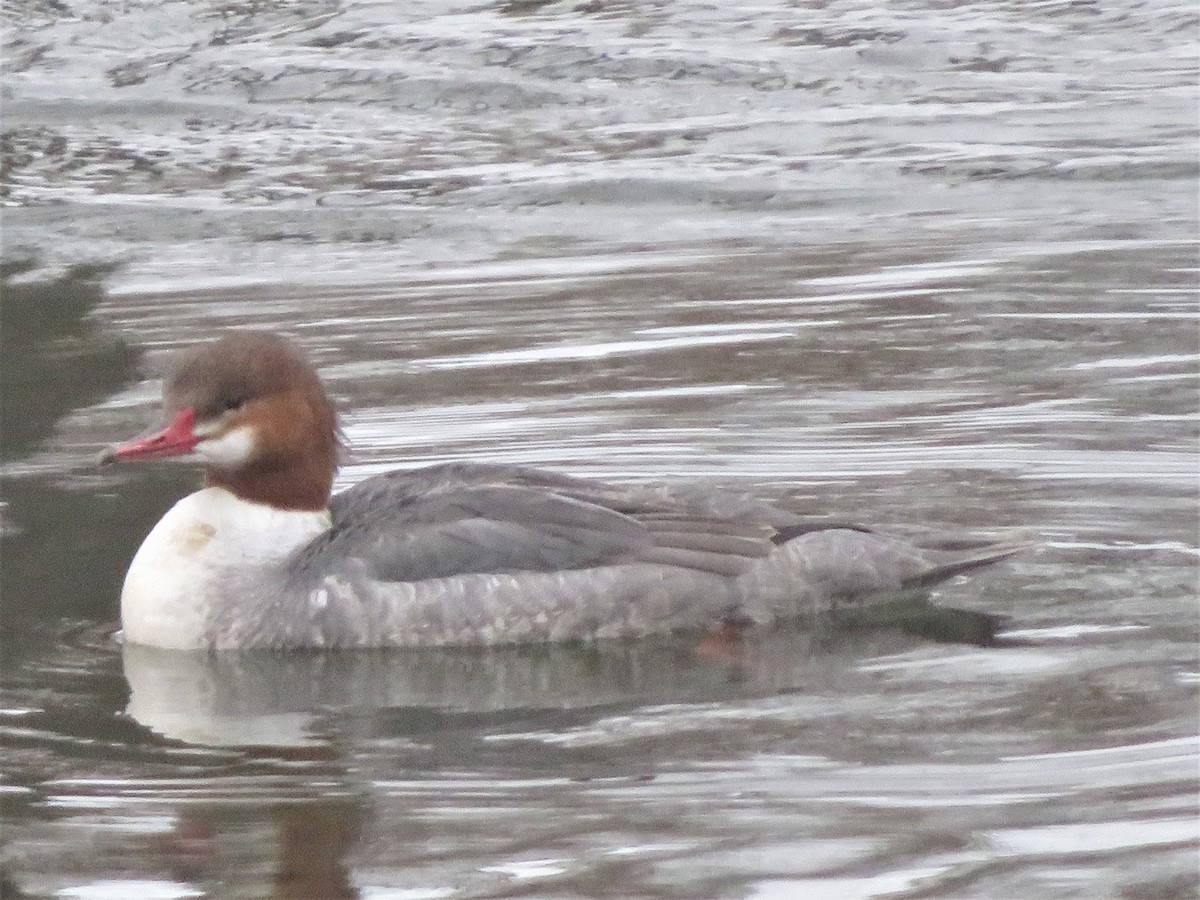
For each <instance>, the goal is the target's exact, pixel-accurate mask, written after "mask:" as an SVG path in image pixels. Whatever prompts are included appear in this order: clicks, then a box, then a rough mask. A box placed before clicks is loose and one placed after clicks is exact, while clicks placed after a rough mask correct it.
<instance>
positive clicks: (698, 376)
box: [0, 0, 1200, 900]
mask: <svg viewBox="0 0 1200 900" xmlns="http://www.w3.org/2000/svg"><path fill="white" fill-rule="evenodd" d="M10 24H11V27H10V28H9V29H8V31H7V33H6V41H7V43H6V47H5V53H4V84H3V87H2V90H3V100H4V105H5V109H4V117H5V125H4V133H3V135H0V154H2V161H0V197H2V198H3V201H4V203H5V210H4V218H5V220H4V230H3V233H2V235H0V239H2V248H3V257H4V258H3V261H2V262H3V264H4V265H3V272H2V274H3V275H4V276H5V278H6V283H5V285H4V289H5V297H4V322H3V326H4V334H3V335H2V336H0V337H2V339H3V340H4V352H3V359H2V360H0V378H2V379H3V382H4V384H3V388H4V390H3V391H2V392H0V394H2V395H3V403H4V406H3V414H4V421H3V422H0V425H3V433H2V434H0V444H2V447H3V453H4V461H3V472H2V473H0V474H2V475H3V478H4V480H3V490H4V507H3V509H2V510H0V512H2V514H3V517H2V519H0V525H2V529H0V535H2V536H3V542H4V543H3V547H2V548H0V552H2V553H3V560H2V563H3V564H2V565H0V587H2V588H3V596H2V598H0V599H2V602H3V613H2V619H0V624H2V626H3V630H2V632H0V633H2V635H3V649H4V651H5V652H4V654H3V656H2V658H0V740H2V742H3V759H4V766H3V780H0V814H2V815H3V825H4V835H5V841H6V843H5V847H4V849H3V851H2V852H0V893H2V894H3V895H4V896H8V895H10V894H12V895H13V896H21V894H20V893H19V891H23V892H25V894H26V895H30V896H60V897H72V898H84V900H99V898H110V897H120V898H122V900H124V898H150V897H192V896H210V897H238V896H282V897H297V898H299V897H350V896H362V897H374V898H384V897H387V898H396V897H404V898H417V897H420V898H441V897H482V896H498V895H503V896H537V897H601V896H620V897H631V896H672V897H685V896H686V897H706V898H707V897H727V896H728V897H735V896H736V897H745V896H753V897H757V898H771V900H779V898H789V900H790V898H792V897H796V896H805V897H814V898H820V897H871V896H879V895H882V894H896V895H899V896H927V895H937V896H954V897H1007V896H1079V897H1100V896H1124V897H1140V896H1164V897H1174V896H1191V895H1194V894H1195V892H1196V890H1197V886H1198V885H1200V873H1198V872H1197V867H1196V862H1195V859H1196V854H1195V851H1196V849H1197V844H1198V843H1200V828H1197V826H1196V808H1195V796H1196V788H1197V784H1196V781H1197V778H1196V771H1197V770H1196V760H1197V756H1198V751H1200V748H1198V747H1197V745H1196V741H1195V736H1196V734H1197V733H1198V732H1200V721H1198V717H1197V713H1196V710H1197V705H1196V688H1197V685H1198V684H1200V674H1198V673H1200V660H1198V659H1197V653H1196V646H1197V637H1198V635H1197V630H1198V629H1197V625H1198V624H1200V622H1198V617H1197V612H1196V606H1195V598H1196V596H1197V569H1196V565H1197V536H1196V521H1197V520H1196V510H1197V493H1198V486H1197V482H1196V478H1195V460H1196V454H1197V435H1196V430H1195V413H1196V406H1197V396H1198V395H1197V378H1196V372H1197V362H1198V361H1200V350H1198V348H1197V342H1196V330H1195V308H1194V299H1193V298H1194V295H1195V289H1196V280H1197V277H1196V276H1197V270H1198V267H1197V263H1196V260H1197V255H1196V251H1197V247H1196V237H1195V236H1196V222H1197V219H1198V214H1197V195H1196V191H1195V176H1196V174H1197V164H1196V157H1195V138H1196V121H1195V83H1194V82H1195V78H1194V69H1195V65H1194V58H1193V57H1194V53H1193V48H1194V44H1195V36H1196V34H1197V29H1198V21H1197V16H1196V13H1195V10H1194V8H1193V5H1192V4H1189V3H1182V2H1174V0H1163V2H1158V3H1154V4H1150V5H1146V4H1134V3H1128V2H1120V0H1118V2H1114V3H1107V4H1094V3H1077V2H1061V3H1060V2H1053V0H1051V2H1044V3H1034V4H1028V3H1026V4H995V3H987V4H983V3H972V2H967V3H959V4H953V5H947V4H928V3H920V2H917V3H910V4H907V5H901V6H896V5H886V6H884V5H879V4H866V5H864V4H861V3H856V2H852V0H834V2H831V3H828V4H824V5H820V4H817V5H810V6H807V7H804V8H801V7H797V6H794V5H788V4H783V3H766V4H758V5H754V6H752V7H751V6H746V5H744V4H708V5H704V4H693V3H689V2H681V3H674V4H666V5H646V4H629V3H619V2H618V3H586V4H582V5H580V4H576V3H571V4H562V3H550V2H531V3H502V4H501V3H497V4H483V5H475V6H470V7H468V6H462V5H456V4H453V3H450V2H442V0H433V2H429V3H422V4H408V5H406V6H405V7H404V9H402V10H399V11H398V10H397V9H395V8H393V5H389V4H367V3H360V2H325V0H314V2H304V3H291V4H260V3H213V2H210V0H185V2H177V3H172V4H159V5H145V4H143V5H140V6H139V5H126V6H114V5H113V4H109V3H100V2H95V0H71V2H69V3H67V4H62V3H50V4H46V3H26V4H21V5H20V8H19V9H15V8H14V10H13V11H12V14H11V16H10ZM101 279H103V284H104V288H105V290H101V288H100V284H101ZM93 307H94V310H93ZM46 313H52V315H49V316H48V317H45V318H43V315H44V314H46ZM39 323H40V324H41V325H42V326H46V327H40V329H39V328H34V326H35V325H39ZM81 323H84V324H81ZM234 324H248V325H253V326H255V327H263V328H270V329H275V330H281V331H284V332H286V333H288V334H290V335H292V336H294V337H296V338H297V339H299V340H300V341H301V342H302V343H303V344H304V345H305V347H306V348H307V349H308V350H309V351H310V352H311V353H312V355H313V357H314V358H315V360H316V361H317V362H318V364H319V365H320V366H321V368H322V370H323V372H324V374H325V376H326V378H327V380H328V383H329V385H330V387H331V389H332V391H333V393H334V394H335V395H336V397H337V399H338V401H339V404H340V406H341V409H342V412H343V417H344V422H345V426H346V432H347V434H348V436H349V438H350V440H351V443H352V445H353V452H352V456H351V458H350V459H349V460H348V463H347V465H346V466H345V468H344V469H343V471H342V472H341V475H340V484H341V485H345V484H347V483H350V482H353V481H356V480H358V479H361V478H363V477H365V476H366V475H369V474H371V473H373V472H376V471H381V470H384V469H388V468H392V467H395V466H398V465H408V464H418V463H425V462H432V461H438V460H445V459H462V458H475V459H480V458H486V459H493V460H502V461H510V462H523V463H533V464H538V465H551V466H554V467H556V468H559V469H564V470H567V471H571V472H574V473H579V474H592V475H601V476H605V477H613V478H624V479H646V478H663V477H675V478H693V477H701V476H703V477H711V478H716V479H717V480H719V481H723V482H726V483H730V484H732V485H734V486H736V487H739V488H747V489H749V488H753V489H756V490H761V491H762V492H764V493H765V494H767V495H770V496H774V497H781V498H784V499H785V500H786V501H787V502H789V503H790V504H792V505H794V506H795V507H797V508H798V509H802V510H805V511H808V512H811V513H815V514H821V515H829V516H832V517H835V518H840V519H850V520H867V521H871V522H874V523H877V524H880V525H887V526H889V527H891V528H895V529H898V530H900V531H904V532H908V533H911V534H915V535H919V534H922V533H924V532H926V531H928V530H931V529H936V530H950V531H962V532H967V533H972V534H986V533H991V532H995V531H997V530H1000V529H1005V528H1010V527H1015V526H1019V527H1024V528H1028V529H1030V531H1031V532H1033V533H1035V534H1037V535H1039V536H1040V538H1041V550H1040V551H1039V552H1038V553H1036V554H1033V555H1030V556H1028V557H1025V558H1023V559H1020V560H1017V561H1014V562H1013V563H1011V564H1008V565H1006V567H1005V569H1004V570H1003V571H1001V570H997V571H995V572H992V573H989V574H988V575H986V576H984V577H980V578H976V579H973V580H971V581H969V582H966V583H964V584H955V585H953V586H951V590H950V591H949V592H948V594H947V598H949V597H952V598H953V601H954V602H955V604H957V605H962V606H964V607H967V608H970V609H974V610H984V611H989V612H999V613H1002V614H1004V615H1007V616H1009V617H1010V618H1011V622H1012V625H1011V628H1012V630H1011V631H1010V633H1009V637H1010V639H1011V640H1010V643H1011V646H1007V647H1004V648H996V649H988V650H980V649H978V648H963V647H953V646H944V645H935V644H930V643H927V642H922V641H918V640H915V639H913V638H908V637H904V636H902V635H899V634H896V633H873V632H864V633H861V634H856V635H853V636H845V635H843V636H841V638H839V639H836V640H835V639H832V638H831V637H830V636H829V635H825V634H817V633H813V632H806V631H803V630H800V631H795V632H791V633H789V632H778V633H773V634H771V635H760V636H755V638H754V639H753V640H751V641H749V642H748V643H747V644H746V645H745V646H744V647H743V648H741V651H740V652H738V653H736V654H733V655H732V656H730V655H720V654H718V655H716V656H711V655H697V654H696V653H695V652H694V651H695V648H694V647H693V646H692V645H691V644H690V643H688V642H664V643H650V644H646V645H637V646H624V645H622V646H616V647H593V648H540V649H536V650H513V651H505V652H498V653H485V654H478V653H429V654H412V655H405V654H392V655H388V654H354V655H347V656H337V657H327V656H325V657H323V656H321V655H319V654H315V655H302V656H293V657H258V658H255V657H242V658H238V657H226V658H208V657H193V656H189V655H186V654H185V655H179V654H166V653H161V652H155V651H146V650H142V649H138V648H132V647H129V648H121V647H120V646H119V645H118V644H116V643H115V642H114V641H113V640H112V639H111V631H112V624H111V619H112V618H113V617H115V615H116V596H117V587H118V585H119V582H120V578H121V574H122V572H123V569H124V566H125V563H126V560H127V559H128V556H129V554H130V551H131V549H132V547H133V546H135V545H136V543H137V542H138V540H139V539H140V537H141V535H142V534H143V533H144V532H145V530H146V528H147V527H148V526H149V524H150V523H151V522H153V521H154V520H155V519H156V518H157V517H158V516H159V515H160V514H161V512H162V510H163V509H164V508H165V507H166V506H167V505H168V504H169V503H170V502H171V501H172V499H173V498H174V497H175V496H177V495H178V494H179V493H181V492H183V491H184V490H186V489H187V487H188V485H189V484H190V483H191V482H192V479H193V476H192V475H191V474H190V473H188V472H186V471H183V470H179V469H168V468H163V469H159V470H144V471H141V472H130V471H122V472H119V473H98V472H96V471H95V470H94V469H93V468H92V467H91V460H92V459H93V458H94V455H95V453H96V451H97V450H99V449H100V448H101V447H102V446H105V445H106V444H108V443H111V442H112V441H114V440H116V439H118V438H122V437H125V436H127V435H128V434H130V433H134V432H136V431H137V430H138V429H139V428H141V427H142V426H143V425H145V424H147V423H148V422H149V421H150V420H151V419H152V418H153V416H154V412H153V410H154V405H155V403H156V386H155V384H154V383H153V382H152V381H150V380H144V381H143V380H138V381H136V383H134V382H131V381H130V377H131V371H130V363H131V356H130V353H129V351H128V350H127V349H125V347H126V346H129V347H136V348H138V349H141V350H144V351H145V371H146V372H147V373H151V372H153V371H155V369H156V367H157V366H158V365H159V364H160V363H161V361H162V357H163V353H164V351H166V350H168V349H171V348H173V347H177V346H180V345H184V344H189V343H191V342H193V341H195V340H198V339H200V338H203V337H206V336H208V335H209V334H211V333H212V332H213V331H214V330H215V329H217V328H220V327H224V326H228V325H234ZM14 329H16V330H14ZM14 336H16V337H14ZM18 338H19V339H18ZM116 338H119V339H120V341H123V342H125V343H124V344H122V343H119V342H118V341H117V340H116Z"/></svg>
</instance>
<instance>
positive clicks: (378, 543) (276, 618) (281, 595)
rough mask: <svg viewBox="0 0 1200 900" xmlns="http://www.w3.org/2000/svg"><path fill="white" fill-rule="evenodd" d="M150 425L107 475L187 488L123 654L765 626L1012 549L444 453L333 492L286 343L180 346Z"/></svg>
mask: <svg viewBox="0 0 1200 900" xmlns="http://www.w3.org/2000/svg"><path fill="white" fill-rule="evenodd" d="M162 412H163V417H162V420H161V422H160V423H159V424H158V425H156V426H154V427H153V428H152V429H151V430H150V431H149V432H147V433H144V434H142V435H141V436H139V437H136V438H133V439H131V440H129V441H126V442H124V443H120V444H118V445H115V446H113V447H111V448H109V449H108V450H106V451H105V452H104V453H103V454H102V460H101V461H102V462H104V463H122V464H124V463H138V462H143V461H149V460H172V461H182V462H186V463H191V464H194V465H197V466H199V467H200V468H201V470H202V471H203V485H202V486H201V487H200V489H199V490H197V491H196V492H194V493H192V494H189V495H188V496H185V497H183V498H182V499H180V500H179V501H178V502H177V503H175V505H174V506H172V507H171V508H170V509H169V510H168V511H167V512H166V513H165V514H164V515H163V516H162V518H161V519H160V520H159V521H158V523H157V524H156V525H154V527H153V528H152V529H151V530H150V531H149V533H148V534H147V535H146V537H145V539H144V541H143V542H142V544H141V546H140V547H139V548H138V550H137V551H136V553H135V554H134V556H133V558H132V561H131V562H130V564H129V568H128V571H127V572H126V575H125V578H124V582H123V585H122V588H121V594H120V608H121V631H122V635H123V639H124V640H125V641H126V642H128V643H132V644H138V645H148V646H153V647H162V648H171V649H179V650H207V651H225V650H258V649H262V650H278V651H284V650H303V649H309V650H311V649H355V648H419V647H452V646H497V645H515V644H530V643H547V642H571V641H596V640H602V639H610V638H612V639H637V638H642V637H646V636H650V635H656V634H666V633H672V632H681V631H688V630H696V631H699V632H706V631H709V630H712V629H718V628H727V627H729V625H730V623H736V625H737V627H738V628H739V629H740V628H744V627H769V626H772V625H773V624H775V623H780V622H784V621H787V620H793V619H797V618H802V617H805V616H808V615H814V614H816V615H835V614H836V613H837V611H838V610H839V609H852V608H863V607H867V606H869V605H870V604H873V603H877V602H879V601H880V600H881V598H887V597H894V596H897V595H901V594H905V593H912V592H914V591H916V592H921V593H922V594H926V593H927V592H928V591H930V590H931V589H932V588H934V587H935V586H937V585H940V584H941V583H943V582H946V581H948V580H950V579H952V578H954V577H955V576H959V575H962V574H965V573H969V572H973V571H974V570H976V569H980V568H983V567H986V566H990V565H992V564H993V563H996V562H999V561H1001V560H1004V559H1007V558H1009V557H1011V556H1013V555H1015V554H1017V553H1019V552H1021V551H1022V550H1024V549H1026V547H1027V546H1028V543H1027V541H1025V540H1023V539H1019V540H1012V539H1008V540H1006V539H1000V540H992V539H974V538H965V539H945V538H935V539H930V540H927V541H921V542H912V541H909V540H905V539H902V538H900V537H897V536H893V535H889V534H886V533H884V532H882V531H879V530H877V529H875V528H871V527H868V526H864V525H858V524H839V523H834V522H829V521H826V520H824V519H820V520H814V519H811V518H806V517H805V516H802V515H800V514H799V513H796V512H793V511H790V510H789V509H787V508H785V507H784V506H782V505H780V504H777V503H772V502H767V501H764V500H759V499H756V498H753V497H750V496H743V495H741V494H738V493H736V492H730V491H725V490H721V489H716V488H712V487H709V486H706V485H702V484H693V483H689V484H666V483H663V484H657V483H631V484H623V483H613V482H609V481H603V480H597V479H591V478H583V477H576V476H572V475H567V474H562V473H558V472H554V471H550V470H542V469H538V468H532V467H525V466H516V465H507V464H497V463H488V462H457V461H456V462H445V463H438V464H433V465H428V466H425V467H421V468H416V469H408V470H395V471H389V472H386V473H384V474H379V475H375V476H373V477H369V478H367V479H365V480H363V481H360V482H359V483H357V484H355V485H353V486H352V487H350V488H348V489H346V490H344V491H342V492H340V493H337V494H336V495H335V494H333V492H332V487H333V482H334V478H335V474H336V472H337V470H338V466H339V462H340V461H341V458H342V454H343V443H344V441H343V438H342V432H341V430H340V428H339V424H338V416H337V413H336V411H335V408H334V406H333V404H332V402H331V401H330V399H329V396H328V394H327V393H326V391H325V389H324V387H323V385H322V382H321V379H320V377H319V376H318V374H317V372H316V370H315V369H314V367H313V366H312V364H311V363H310V362H309V360H308V358H307V356H306V355H305V353H304V352H303V351H302V350H301V349H300V347H299V346H297V345H296V344H295V343H293V342H292V341H290V340H288V339H286V338H285V337H282V336H280V335H278V334H275V333H272V332H266V331H257V330H248V329H233V330H229V331H227V332H225V333H223V334H221V335H220V336H218V337H216V338H213V339H210V340H207V341H205V342H203V343H200V344H197V345H195V346H192V347H189V348H186V349H184V350H182V351H177V352H176V353H175V354H174V355H173V356H172V358H171V360H170V364H169V365H168V367H167V369H166V372H165V375H164V378H163V387H162Z"/></svg>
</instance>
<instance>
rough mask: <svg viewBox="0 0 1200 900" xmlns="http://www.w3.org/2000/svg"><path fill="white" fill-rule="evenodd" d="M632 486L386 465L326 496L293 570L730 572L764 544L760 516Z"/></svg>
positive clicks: (766, 536) (412, 575) (767, 542)
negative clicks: (750, 517) (393, 469)
mask: <svg viewBox="0 0 1200 900" xmlns="http://www.w3.org/2000/svg"><path fill="white" fill-rule="evenodd" d="M641 493H642V492H639V491H638V490H632V491H631V490H626V489H622V488H617V487H612V486H609V485H606V484H603V483H602V482H595V481H589V480H585V479H575V478H568V477H566V476H560V475H555V474H553V473H546V472H540V471H537V470H532V469H522V468H516V467H507V466H491V465H462V464H455V465H443V466H434V467H430V468H427V469H421V470H418V471H416V472H411V473H399V472H398V473H389V474H387V475H382V476H377V477H375V478H371V479H368V480H367V481H364V482H362V483H361V484H360V485H358V486H356V487H355V488H351V489H350V490H349V491H346V492H345V493H343V494H339V495H338V496H337V497H336V498H335V502H334V504H333V505H332V506H331V513H332V516H333V526H332V527H331V529H330V530H329V531H328V532H327V533H326V534H324V535H322V536H321V537H319V538H317V539H316V540H314V541H313V542H312V543H311V544H309V545H308V546H307V547H306V548H304V550H303V551H302V552H301V558H300V560H299V563H300V569H301V571H310V572H321V573H326V574H328V573H330V572H337V571H339V570H342V569H344V568H346V567H347V566H351V567H355V568H356V569H357V570H359V571H361V570H363V569H365V570H366V571H367V572H368V573H369V574H370V575H371V576H372V577H374V578H378V579H382V580H391V581H420V580H423V579H427V578H439V577H446V576H452V575H463V574H468V573H492V572H518V571H533V572H547V571H558V570H564V569H580V568H588V567H591V566H598V565H604V564H608V563H615V562H623V561H642V562H655V563H660V564H664V565H674V566H682V567H684V568H692V569H699V570H702V571H708V572H715V573H718V574H722V575H730V576H732V575H737V574H740V573H741V572H742V571H744V570H745V569H746V567H747V566H748V565H749V564H750V563H751V562H752V561H753V560H755V559H760V558H762V557H764V556H766V555H767V554H768V553H769V552H770V550H771V547H772V543H771V539H772V537H773V536H774V534H775V530H774V529H773V528H772V527H770V526H768V525H765V524H763V523H761V522H754V521H743V520H740V519H726V518H720V517H718V516H716V515H714V514H713V513H712V512H711V511H708V510H704V509H693V508H691V507H689V506H687V505H680V504H672V503H670V502H666V501H665V500H663V499H662V498H661V497H657V495H656V496H654V497H648V496H647V497H643V496H641Z"/></svg>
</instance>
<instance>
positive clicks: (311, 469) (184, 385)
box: [104, 331, 339, 510]
mask: <svg viewBox="0 0 1200 900" xmlns="http://www.w3.org/2000/svg"><path fill="white" fill-rule="evenodd" d="M163 412H164V414H165V416H166V419H167V422H168V424H167V425H166V426H165V427H163V428H161V429H159V430H157V431H155V432H153V433H151V434H149V435H147V436H145V437H141V438H138V439H136V440H133V441H130V442H128V443H125V444H121V445H119V446H117V447H114V448H112V449H111V450H109V451H108V452H107V453H106V454H105V456H104V459H105V460H107V461H112V462H132V461H135V460H142V459H159V458H163V457H182V458H185V459H189V460H195V461H196V462H199V463H201V464H202V465H203V466H204V480H205V484H206V485H208V486H210V487H222V488H225V489H226V490H228V491H230V492H231V493H233V494H236V495H237V496H239V497H241V498H243V499H245V500H251V501H254V502H257V503H265V504H268V505H270V506H274V507H276V508H279V509H304V510H316V509H324V508H325V507H326V506H327V505H328V503H329V492H330V488H331V486H332V484H333V475H334V472H335V471H336V470H337V457H338V451H339V442H338V429H337V415H336V414H335V413H334V410H333V405H332V404H331V403H330V402H329V398H328V397H326V396H325V391H324V389H323V388H322V387H321V381H320V379H319V378H317V373H316V372H315V371H314V370H313V367H312V366H311V365H310V364H309V362H308V360H307V359H306V358H305V357H304V354H303V353H301V352H300V350H299V348H297V347H296V346H294V345H293V344H291V343H289V342H288V341H286V340H285V339H284V338H282V337H279V336H278V335H274V334H269V333H267V332H263V331H231V332H229V333H227V334H225V335H224V336H222V337H220V338H217V339H216V340H214V341H210V342H208V343H206V344H201V345H199V346H197V347H193V348H191V349H188V350H185V351H182V352H181V353H180V354H179V355H178V356H176V357H175V359H174V360H173V361H172V364H171V367H170V369H169V371H168V373H167V375H166V377H165V378H164V380H163Z"/></svg>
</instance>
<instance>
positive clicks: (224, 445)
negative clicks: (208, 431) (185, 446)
mask: <svg viewBox="0 0 1200 900" xmlns="http://www.w3.org/2000/svg"><path fill="white" fill-rule="evenodd" d="M192 452H193V453H194V454H195V455H194V457H193V458H194V459H199V460H201V461H203V462H206V463H209V464H210V465H214V466H221V467H223V468H236V467H238V466H240V465H243V464H244V463H247V462H249V461H250V458H251V457H252V456H254V431H253V429H251V428H249V427H248V426H245V425H243V426H241V427H239V428H233V429H230V430H229V431H227V432H225V433H224V434H223V435H221V436H220V437H213V438H205V439H204V440H202V441H200V443H198V444H197V445H196V449H195V450H194V451H192Z"/></svg>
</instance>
